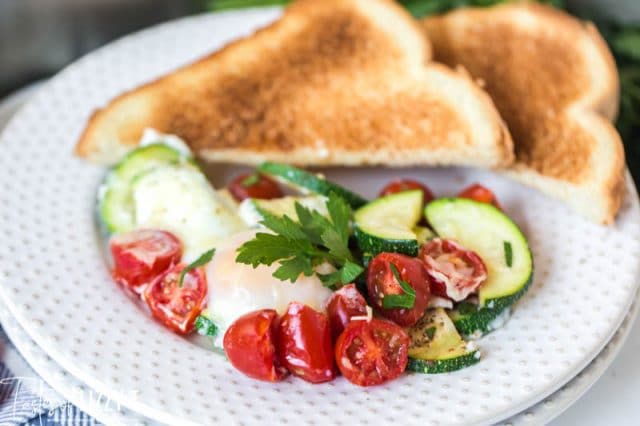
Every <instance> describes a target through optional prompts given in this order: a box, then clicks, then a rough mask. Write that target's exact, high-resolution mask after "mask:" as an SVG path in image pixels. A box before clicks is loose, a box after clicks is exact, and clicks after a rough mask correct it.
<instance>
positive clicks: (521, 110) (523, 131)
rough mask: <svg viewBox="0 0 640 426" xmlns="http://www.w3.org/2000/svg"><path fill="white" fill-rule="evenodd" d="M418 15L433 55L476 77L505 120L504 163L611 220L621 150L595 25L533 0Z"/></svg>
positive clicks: (607, 58)
mask: <svg viewBox="0 0 640 426" xmlns="http://www.w3.org/2000/svg"><path fill="white" fill-rule="evenodd" d="M423 24H424V28H425V29H426V33H427V36H428V39H429V40H431V43H432V45H433V49H434V54H435V59H436V60H438V61H441V62H443V63H445V64H448V65H450V66H458V65H461V66H463V67H465V68H466V69H467V70H468V71H469V72H470V73H471V75H472V76H473V77H474V78H477V79H479V80H480V81H481V82H482V83H483V84H484V87H485V89H486V90H487V91H488V92H489V94H490V95H491V97H492V98H493V100H494V102H495V103H496V105H497V107H498V110H499V111H500V113H501V115H502V117H503V118H504V119H505V121H506V122H507V126H508V127H509V131H510V132H511V135H512V137H513V140H514V144H515V153H516V162H515V163H514V165H513V166H512V167H511V169H510V171H508V172H507V173H508V174H509V175H510V176H512V177H514V178H516V179H517V180H519V181H521V182H523V183H525V184H527V185H531V186H533V187H535V188H538V189H540V190H541V191H543V192H545V193H546V194H548V195H550V196H553V197H556V198H558V199H561V200H563V201H565V202H566V203H567V204H569V205H570V206H571V207H573V208H574V209H575V210H576V211H578V212H580V213H581V214H583V215H584V216H586V217H587V218H589V219H591V220H593V221H596V222H600V223H611V222H612V221H613V220H614V217H615V214H616V212H617V211H618V209H619V207H620V204H621V200H622V197H623V193H624V168H625V165H624V164H625V163H624V150H623V147H622V142H621V140H620V136H619V135H618V133H617V132H616V130H615V128H614V127H613V125H612V124H611V122H610V121H611V120H613V119H614V118H615V116H616V114H617V107H618V99H619V81H618V74H617V71H616V66H615V63H614V60H613V57H612V55H611V53H610V51H609V49H608V47H607V45H606V43H605V42H604V40H603V39H602V37H601V36H600V34H599V33H598V31H597V30H596V28H595V27H594V26H593V25H591V24H588V23H584V22H581V21H579V20H577V19H575V18H573V17H571V16H570V15H568V14H566V13H564V12H562V11H559V10H556V9H553V8H552V7H549V6H544V5H540V4H532V3H515V4H505V5H500V6H494V7H491V8H486V9H485V8H479V9H473V8H470V9H460V10H457V11H454V12H450V13H448V14H445V15H443V16H439V17H433V18H428V19H425V20H424V21H423Z"/></svg>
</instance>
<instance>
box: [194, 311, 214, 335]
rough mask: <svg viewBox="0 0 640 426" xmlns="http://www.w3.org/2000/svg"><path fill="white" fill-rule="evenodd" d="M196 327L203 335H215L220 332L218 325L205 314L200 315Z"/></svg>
mask: <svg viewBox="0 0 640 426" xmlns="http://www.w3.org/2000/svg"><path fill="white" fill-rule="evenodd" d="M194 327H195V329H196V331H197V332H198V334H200V335H202V336H209V337H215V336H216V335H217V334H218V326H217V325H216V324H215V323H214V322H213V321H211V320H210V319H209V318H207V317H205V316H204V315H198V317H197V318H196V322H195V324H194Z"/></svg>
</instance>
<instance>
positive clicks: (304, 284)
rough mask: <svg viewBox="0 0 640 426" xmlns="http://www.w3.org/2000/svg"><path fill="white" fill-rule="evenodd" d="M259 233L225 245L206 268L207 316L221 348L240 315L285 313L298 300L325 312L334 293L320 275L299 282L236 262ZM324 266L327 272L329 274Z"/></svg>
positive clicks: (246, 233) (243, 235)
mask: <svg viewBox="0 0 640 426" xmlns="http://www.w3.org/2000/svg"><path fill="white" fill-rule="evenodd" d="M255 232H256V231H244V232H241V233H239V234H236V235H234V236H233V237H230V238H229V239H228V240H227V241H225V242H224V243H223V244H221V245H220V246H219V247H218V248H217V250H216V254H215V256H214V257H213V259H212V260H211V262H209V264H208V265H207V266H206V277H207V285H208V288H209V293H208V298H209V300H208V304H207V306H208V307H207V312H208V313H207V315H208V316H209V317H210V318H211V320H212V321H214V322H215V323H216V325H218V327H219V333H218V338H217V339H216V344H217V345H220V344H221V340H222V336H223V335H224V332H225V330H226V329H227V328H228V327H229V326H230V325H231V324H232V323H233V322H234V321H235V320H236V319H237V318H238V317H240V316H242V315H244V314H246V313H248V312H251V311H255V310H257V309H264V308H271V309H275V310H276V311H277V312H278V313H279V314H282V313H284V311H285V310H286V308H287V305H288V304H289V302H292V301H296V302H300V303H304V304H306V305H309V306H310V307H312V308H313V309H316V310H318V311H322V310H323V309H324V304H325V302H326V300H327V299H328V298H329V296H330V295H331V290H329V289H328V288H326V287H324V286H323V285H322V281H320V279H319V278H318V277H317V276H316V275H312V276H310V277H305V276H304V275H301V276H300V277H299V278H298V279H297V280H296V282H295V283H292V282H290V281H280V280H279V279H277V278H274V277H273V276H272V274H273V272H274V271H275V270H276V269H277V268H278V265H277V263H276V264H273V265H271V266H264V265H260V266H258V267H257V268H255V269H254V268H253V267H252V266H251V265H245V264H241V263H237V262H236V257H237V255H238V254H237V249H238V247H240V246H241V245H242V244H243V243H244V242H245V241H248V240H251V239H253V237H254V236H255ZM327 267H329V268H330V266H328V265H323V271H322V272H323V273H326V272H329V270H328V269H326V268H327Z"/></svg>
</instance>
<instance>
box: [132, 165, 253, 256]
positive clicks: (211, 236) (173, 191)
mask: <svg viewBox="0 0 640 426" xmlns="http://www.w3.org/2000/svg"><path fill="white" fill-rule="evenodd" d="M131 197H132V200H133V201H132V205H133V209H134V218H135V222H134V223H135V226H136V227H137V228H157V229H165V230H167V231H170V232H173V233H174V234H176V236H178V237H179V238H180V240H181V241H182V244H183V261H185V262H192V261H194V260H195V259H197V258H198V257H199V256H200V255H201V254H202V253H204V252H206V251H208V250H210V249H211V248H214V247H216V246H217V245H218V244H219V243H220V242H221V241H223V240H224V239H225V238H227V237H229V236H230V235H233V234H235V233H237V232H239V231H241V230H244V229H246V228H247V227H246V225H245V224H244V222H243V221H242V219H240V217H239V216H238V215H237V213H236V212H235V211H234V210H231V209H229V208H228V207H227V206H226V204H225V203H224V201H222V200H221V199H220V198H219V196H218V194H217V193H216V191H215V190H214V189H213V187H212V186H211V184H210V183H209V181H208V180H207V178H206V177H205V176H204V174H202V173H201V172H200V170H198V169H196V168H194V167H191V166H188V165H165V166H162V167H157V168H155V169H153V170H151V171H149V172H147V173H145V174H143V175H141V176H139V177H137V178H136V179H134V182H133V183H132V185H131Z"/></svg>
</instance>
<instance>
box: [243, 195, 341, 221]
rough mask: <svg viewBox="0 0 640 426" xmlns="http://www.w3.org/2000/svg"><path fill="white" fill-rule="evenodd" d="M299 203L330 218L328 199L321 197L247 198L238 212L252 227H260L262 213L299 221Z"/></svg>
mask: <svg viewBox="0 0 640 426" xmlns="http://www.w3.org/2000/svg"><path fill="white" fill-rule="evenodd" d="M296 202H298V203H300V204H301V205H302V206H304V207H306V208H308V209H309V210H315V211H317V212H319V213H320V214H322V215H323V216H328V215H329V213H328V212H327V205H326V202H327V200H326V198H325V197H323V196H321V195H311V196H308V197H294V196H288V197H282V198H274V199H273V200H258V199H251V198H247V199H246V200H244V201H243V202H242V203H240V207H239V209H238V212H239V214H240V217H242V220H244V222H245V223H246V224H247V225H248V226H250V227H255V226H258V224H259V222H260V221H261V220H262V218H263V216H262V214H261V211H265V212H267V213H271V214H272V215H275V216H285V215H286V216H289V217H290V218H291V219H293V220H295V221H297V220H298V214H297V213H296V207H295V203H296Z"/></svg>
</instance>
